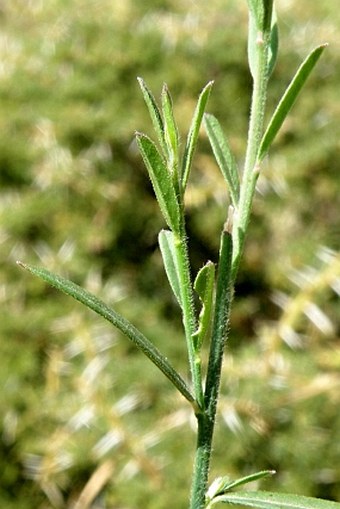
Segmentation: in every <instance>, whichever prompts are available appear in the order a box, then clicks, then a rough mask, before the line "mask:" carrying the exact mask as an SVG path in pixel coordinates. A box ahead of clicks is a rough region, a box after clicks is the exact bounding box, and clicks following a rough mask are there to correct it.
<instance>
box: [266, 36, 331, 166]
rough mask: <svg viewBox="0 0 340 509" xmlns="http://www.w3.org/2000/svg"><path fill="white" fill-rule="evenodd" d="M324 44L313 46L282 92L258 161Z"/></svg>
mask: <svg viewBox="0 0 340 509" xmlns="http://www.w3.org/2000/svg"><path fill="white" fill-rule="evenodd" d="M326 46H327V44H322V45H321V46H318V47H317V48H315V49H314V50H313V51H312V52H311V53H310V54H309V55H308V57H307V58H306V59H305V60H304V62H303V63H302V64H301V66H300V67H299V69H298V70H297V72H296V74H295V76H294V78H293V79H292V81H291V82H290V84H289V86H288V88H287V90H286V91H285V93H284V94H283V97H282V99H281V101H280V102H279V104H278V106H277V108H276V110H275V111H274V114H273V116H272V118H271V120H270V122H269V125H268V127H267V129H266V132H265V133H264V135H263V138H262V141H261V145H260V149H259V154H258V162H260V161H262V159H263V158H264V157H265V155H266V154H267V152H268V150H269V148H270V146H271V144H272V143H273V141H274V138H275V137H276V135H277V133H278V131H279V129H280V127H281V126H282V124H283V122H284V120H285V118H286V117H287V115H288V113H289V111H290V109H291V107H292V106H293V104H294V102H295V100H296V98H297V96H298V95H299V92H300V91H301V89H302V87H303V85H304V84H305V82H306V80H307V78H308V76H309V75H310V73H311V72H312V70H313V68H314V66H315V64H316V63H317V61H318V60H319V58H320V56H321V54H322V52H323V50H324V49H325V47H326Z"/></svg>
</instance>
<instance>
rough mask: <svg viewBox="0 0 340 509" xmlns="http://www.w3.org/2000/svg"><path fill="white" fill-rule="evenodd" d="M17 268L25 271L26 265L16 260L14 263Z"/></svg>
mask: <svg viewBox="0 0 340 509" xmlns="http://www.w3.org/2000/svg"><path fill="white" fill-rule="evenodd" d="M15 263H16V264H17V265H18V266H19V267H21V268H22V269H27V265H26V264H25V263H23V262H21V261H20V260H17V261H16V262H15Z"/></svg>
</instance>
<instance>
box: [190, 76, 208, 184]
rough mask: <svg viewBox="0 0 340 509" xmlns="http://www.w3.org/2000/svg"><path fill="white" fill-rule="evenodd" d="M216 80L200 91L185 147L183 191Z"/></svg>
mask: <svg viewBox="0 0 340 509" xmlns="http://www.w3.org/2000/svg"><path fill="white" fill-rule="evenodd" d="M213 84H214V82H213V81H209V83H208V84H207V85H206V86H205V87H204V88H203V90H202V92H201V93H200V96H199V98H198V101H197V105H196V108H195V112H194V115H193V117H192V120H191V124H190V129H189V133H188V136H187V140H186V144H185V149H184V156H183V165H182V189H183V191H184V190H185V188H186V185H187V183H188V179H189V174H190V169H191V164H192V158H193V156H194V152H195V148H196V144H197V138H198V133H199V130H200V127H201V123H202V118H203V114H204V111H205V108H206V105H207V102H208V99H209V95H210V91H211V88H212V86H213Z"/></svg>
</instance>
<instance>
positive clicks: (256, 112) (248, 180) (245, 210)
mask: <svg viewBox="0 0 340 509" xmlns="http://www.w3.org/2000/svg"><path fill="white" fill-rule="evenodd" d="M269 38H270V33H266V34H263V37H262V38H259V41H258V42H257V44H258V45H259V64H258V66H257V69H256V74H255V76H254V81H253V94H252V101H251V108H250V120H249V129H248V142H247V152H246V159H245V164H244V172H243V177H242V185H241V191H240V200H239V203H238V207H237V210H235V214H234V224H233V242H234V247H233V269H232V271H233V280H234V281H235V279H236V275H237V271H238V268H239V265H240V260H241V256H242V253H243V247H244V241H245V234H246V231H247V227H248V224H249V218H250V213H251V205H252V201H253V197H254V193H255V186H256V182H257V179H258V176H259V171H260V168H259V165H258V164H257V154H258V150H259V147H260V143H261V138H262V135H263V125H264V114H265V106H266V99H267V85H268V78H269V76H268V53H269Z"/></svg>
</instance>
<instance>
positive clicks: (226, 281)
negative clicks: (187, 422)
mask: <svg viewBox="0 0 340 509" xmlns="http://www.w3.org/2000/svg"><path fill="white" fill-rule="evenodd" d="M230 229H231V225H230V224H228V223H227V225H226V226H225V229H224V231H223V232H222V236H221V244H220V246H221V247H220V256H219V264H218V272H217V285H216V305H215V316H214V323H213V331H212V339H211V348H210V355H209V362H208V371H207V381H206V388H205V394H204V402H205V408H204V410H203V411H202V413H200V414H198V415H197V424H198V431H197V447H196V456H195V463H194V473H193V480H192V488H191V506H190V507H191V509H203V508H204V507H205V494H206V490H207V484H208V475H209V466H210V457H211V447H212V438H213V432H214V425H215V416H216V406H217V398H218V391H219V386H220V376H221V367H222V358H223V350H224V345H225V341H226V338H227V332H228V322H229V315H230V307H231V301H232V294H233V289H232V280H231V261H232V237H231V233H230Z"/></svg>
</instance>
